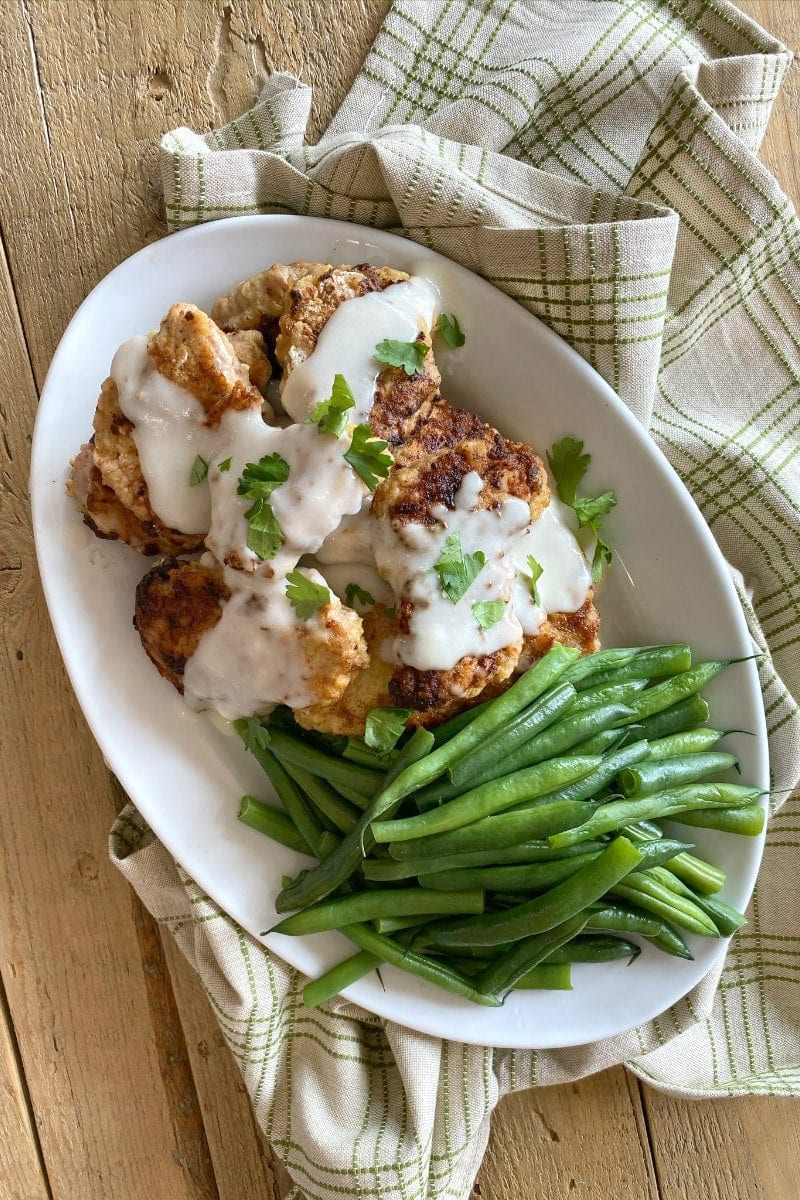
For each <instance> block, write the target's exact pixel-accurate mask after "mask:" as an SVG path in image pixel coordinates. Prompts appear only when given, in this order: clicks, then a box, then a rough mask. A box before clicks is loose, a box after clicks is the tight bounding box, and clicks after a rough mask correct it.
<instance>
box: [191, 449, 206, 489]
mask: <svg viewBox="0 0 800 1200" xmlns="http://www.w3.org/2000/svg"><path fill="white" fill-rule="evenodd" d="M207 474H208V460H207V459H205V458H201V457H200V455H199V454H198V456H197V458H196V459H195V460H194V462H193V463H192V469H191V471H190V472H189V487H197V485H198V483H202V482H203V480H204V479H205V477H206V475H207Z"/></svg>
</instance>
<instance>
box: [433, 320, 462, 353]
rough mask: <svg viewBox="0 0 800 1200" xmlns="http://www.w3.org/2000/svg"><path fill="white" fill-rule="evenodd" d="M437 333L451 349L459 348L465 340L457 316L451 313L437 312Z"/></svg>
mask: <svg viewBox="0 0 800 1200" xmlns="http://www.w3.org/2000/svg"><path fill="white" fill-rule="evenodd" d="M439 333H440V334H441V335H442V337H443V338H444V340H445V341H446V342H447V344H448V346H449V347H450V349H451V350H460V348H461V347H462V346H463V345H464V342H465V341H466V340H467V339H466V337H465V336H464V333H463V332H462V329H461V326H460V325H459V323H458V317H457V316H455V315H454V314H452V313H451V314H450V315H448V314H447V313H440V314H439Z"/></svg>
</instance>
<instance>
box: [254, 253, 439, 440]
mask: <svg viewBox="0 0 800 1200" xmlns="http://www.w3.org/2000/svg"><path fill="white" fill-rule="evenodd" d="M408 278H409V276H408V275H407V274H406V273H405V272H404V271H395V270H393V269H392V268H391V267H373V266H371V265H370V264H369V263H360V264H359V265H358V266H356V267H342V266H340V267H331V266H329V265H328V264H327V263H318V264H316V265H315V267H314V269H313V270H312V271H310V272H309V273H308V274H307V275H305V276H304V277H303V278H301V279H298V280H297V281H296V282H295V284H294V285H293V287H292V289H291V292H290V295H289V299H288V304H287V308H286V311H285V313H284V314H283V316H282V317H281V319H280V334H279V336H278V339H277V342H276V347H275V354H276V358H277V360H278V362H279V364H280V365H281V367H282V368H283V370H284V377H285V378H288V376H289V375H290V374H291V372H292V371H293V370H294V368H295V367H296V366H299V364H300V363H301V362H303V361H304V360H305V359H306V358H308V356H309V355H310V354H311V353H312V352H313V350H314V348H315V347H316V344H317V339H318V338H319V335H320V333H321V332H322V330H323V329H324V328H325V325H326V323H327V322H328V320H329V319H330V317H331V316H332V315H333V313H334V312H335V311H336V309H337V308H338V307H339V305H340V304H342V303H344V301H345V300H352V299H354V298H355V297H357V296H366V295H368V294H369V293H370V292H378V291H384V290H385V289H386V288H388V287H390V286H391V285H392V284H394V283H402V282H403V281H404V280H406V279H408ZM417 340H418V341H421V342H423V343H424V344H425V345H426V346H427V347H428V348H429V349H428V354H427V355H426V357H425V361H424V363H423V366H422V369H421V370H420V371H418V372H416V373H415V374H414V375H407V374H406V372H405V371H404V370H403V368H402V367H385V368H384V369H383V370H382V371H381V372H380V374H379V375H378V378H377V381H376V384H375V399H374V401H373V405H372V409H371V412H370V416H369V423H370V425H371V426H372V431H373V433H375V434H376V436H377V437H381V438H383V439H384V440H385V441H387V442H388V443H389V445H390V446H391V447H393V448H394V447H395V446H398V445H400V444H401V443H402V442H403V441H405V439H406V438H408V437H410V436H411V434H412V433H413V432H414V430H415V429H416V428H417V427H418V425H419V424H420V422H421V421H423V420H425V418H426V417H427V416H428V413H429V412H430V409H431V406H432V404H433V402H434V400H435V399H436V398H437V396H438V394H439V384H440V383H441V376H440V375H439V371H438V369H437V366H436V363H435V361H434V357H433V350H432V348H431V331H430V330H428V329H421V330H420V332H419V335H418V339H417Z"/></svg>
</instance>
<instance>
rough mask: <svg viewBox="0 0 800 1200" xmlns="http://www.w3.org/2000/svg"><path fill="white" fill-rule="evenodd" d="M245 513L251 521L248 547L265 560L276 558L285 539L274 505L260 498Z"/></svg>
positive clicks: (248, 532)
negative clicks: (273, 509) (273, 508)
mask: <svg viewBox="0 0 800 1200" xmlns="http://www.w3.org/2000/svg"><path fill="white" fill-rule="evenodd" d="M244 515H245V517H246V519H247V520H248V521H249V523H250V524H249V528H248V530H247V545H248V548H249V549H250V550H252V551H253V554H257V555H258V557H259V558H263V559H264V560H265V561H266V560H267V559H270V558H274V557H275V555H276V554H277V553H278V551H279V550H280V548H281V546H282V545H283V543H284V540H285V539H284V536H283V530H282V529H281V527H280V524H279V523H278V518H277V517H276V516H275V513H274V512H273V511H272V505H271V504H269V503H268V501H266V500H262V499H260V498H259V499H258V500H256V502H255V504H254V505H253V507H252V508H249V509H248V510H247V512H246V513H245V514H244Z"/></svg>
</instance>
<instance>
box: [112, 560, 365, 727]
mask: <svg viewBox="0 0 800 1200" xmlns="http://www.w3.org/2000/svg"><path fill="white" fill-rule="evenodd" d="M230 596H231V592H230V589H229V588H228V586H227V584H226V583H225V580H224V577H223V571H222V568H221V567H220V566H219V565H218V564H217V563H209V562H208V560H207V558H206V559H204V560H203V561H200V562H193V561H187V560H185V559H182V560H178V559H171V560H168V561H167V562H164V563H161V564H158V565H157V566H155V567H153V568H152V569H151V570H150V571H148V573H147V574H146V575H145V576H144V578H143V579H142V580H141V581H140V583H139V586H138V587H137V589H136V610H135V613H134V618H133V623H134V626H135V627H136V629H137V631H138V633H139V636H140V637H141V639H142V645H143V646H144V648H145V650H146V652H147V654H148V655H149V657H150V659H151V660H152V662H153V663H154V664H155V666H156V668H157V669H158V671H159V673H160V674H161V675H163V676H164V678H165V679H167V680H169V682H170V683H171V684H173V686H174V687H176V688H177V689H178V691H179V692H181V693H183V673H184V670H185V667H186V663H187V661H188V660H189V659H190V658H191V656H192V655H193V654H194V652H195V651H196V650H197V647H198V646H199V644H200V639H201V638H202V637H203V635H204V634H205V633H207V632H208V630H210V629H213V628H214V626H215V625H216V624H217V622H218V621H219V620H220V618H221V616H222V611H223V608H224V606H225V604H226V603H227V601H228V600H229V599H230ZM296 632H297V642H296V652H297V653H299V654H301V655H302V656H303V658H304V659H305V663H306V668H307V676H308V682H309V687H310V689H311V691H312V692H313V694H314V696H315V703H317V704H320V705H327V704H332V703H333V702H334V701H336V700H337V699H338V698H339V696H340V695H341V694H342V692H343V691H344V690H345V688H346V687H347V686H348V684H349V683H350V682H351V680H352V679H353V678H354V677H356V676H357V675H359V673H360V672H361V671H363V670H364V668H365V667H366V666H367V663H368V657H367V646H366V642H365V640H364V633H363V629H362V624H361V618H360V617H359V615H358V614H357V613H355V612H353V610H352V609H350V608H346V607H345V606H344V605H343V604H342V603H341V601H340V600H339V599H338V597H336V596H332V597H331V601H330V603H329V604H326V605H325V606H324V607H323V608H321V609H320V610H319V613H318V616H317V618H316V619H315V620H314V621H313V622H309V623H308V624H304V623H300V622H298V625H297V627H296ZM265 645H267V646H271V643H265ZM270 652H272V651H271V649H270ZM258 653H259V646H258V643H257V640H254V643H253V646H252V655H253V656H254V657H255V656H257V655H258Z"/></svg>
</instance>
